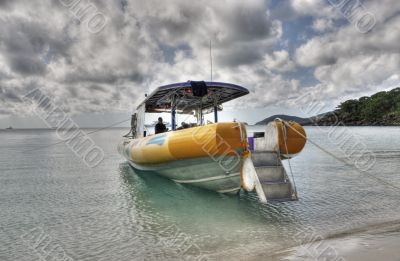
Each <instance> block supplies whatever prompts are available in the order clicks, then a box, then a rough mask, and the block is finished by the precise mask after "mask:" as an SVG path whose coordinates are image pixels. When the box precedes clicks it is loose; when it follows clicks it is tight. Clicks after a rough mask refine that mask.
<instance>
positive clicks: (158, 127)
mask: <svg viewBox="0 0 400 261" xmlns="http://www.w3.org/2000/svg"><path fill="white" fill-rule="evenodd" d="M166 131H167V127H165V125H164V123H162V122H159V123H157V124H156V126H155V132H156V134H158V133H163V132H166Z"/></svg>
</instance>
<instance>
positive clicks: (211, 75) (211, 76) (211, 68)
mask: <svg viewBox="0 0 400 261" xmlns="http://www.w3.org/2000/svg"><path fill="white" fill-rule="evenodd" d="M210 79H211V82H212V81H213V60H212V44H211V39H210Z"/></svg>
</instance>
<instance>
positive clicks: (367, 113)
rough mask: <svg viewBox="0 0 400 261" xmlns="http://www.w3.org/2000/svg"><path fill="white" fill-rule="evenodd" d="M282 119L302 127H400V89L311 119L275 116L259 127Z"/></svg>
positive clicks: (339, 107)
mask: <svg viewBox="0 0 400 261" xmlns="http://www.w3.org/2000/svg"><path fill="white" fill-rule="evenodd" d="M276 118H281V119H283V120H287V121H288V120H292V121H296V122H298V123H300V124H301V125H325V126H330V125H337V124H339V123H343V124H345V125H347V126H371V125H372V126H400V87H398V88H396V89H393V90H391V91H388V92H378V93H375V94H374V95H372V96H371V97H361V98H360V99H358V100H348V101H345V102H342V103H341V104H340V105H339V106H338V107H337V108H336V110H335V111H333V112H327V113H323V114H320V115H317V116H314V117H311V118H300V117H295V116H289V115H274V116H271V117H268V118H266V119H264V120H262V121H260V122H258V123H257V125H265V124H268V123H269V122H271V121H273V120H275V119H276Z"/></svg>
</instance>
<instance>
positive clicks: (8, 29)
mask: <svg viewBox="0 0 400 261" xmlns="http://www.w3.org/2000/svg"><path fill="white" fill-rule="evenodd" d="M1 23H2V26H1V27H0V43H1V44H0V50H1V54H2V55H3V56H4V57H5V59H6V60H7V61H8V63H9V66H10V68H11V69H12V71H13V72H15V73H18V74H22V75H43V74H44V73H45V72H46V66H47V64H48V63H49V62H50V59H52V58H54V57H57V56H65V55H67V50H68V48H69V45H68V43H69V40H68V39H66V38H65V37H64V36H63V34H62V32H53V31H52V30H51V29H50V28H49V26H48V25H47V24H42V23H39V22H35V21H31V20H30V19H27V18H21V17H6V18H3V19H1ZM50 53H52V54H53V55H52V56H51V57H48V56H47V55H48V54H50Z"/></svg>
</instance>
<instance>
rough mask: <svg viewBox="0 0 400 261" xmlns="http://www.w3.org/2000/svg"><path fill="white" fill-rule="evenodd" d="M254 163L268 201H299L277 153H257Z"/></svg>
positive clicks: (253, 155) (254, 156)
mask: <svg viewBox="0 0 400 261" xmlns="http://www.w3.org/2000/svg"><path fill="white" fill-rule="evenodd" d="M252 161H253V164H254V168H255V170H256V172H257V176H258V179H259V181H260V183H261V186H262V188H263V191H264V194H265V197H266V198H267V201H280V202H282V201H292V200H297V195H296V192H295V190H294V187H293V185H292V183H291V181H290V179H289V177H288V175H287V173H286V170H285V167H284V166H283V164H282V161H281V159H280V158H279V155H278V153H277V152H274V151H262V152H261V151H255V152H253V153H252Z"/></svg>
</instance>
